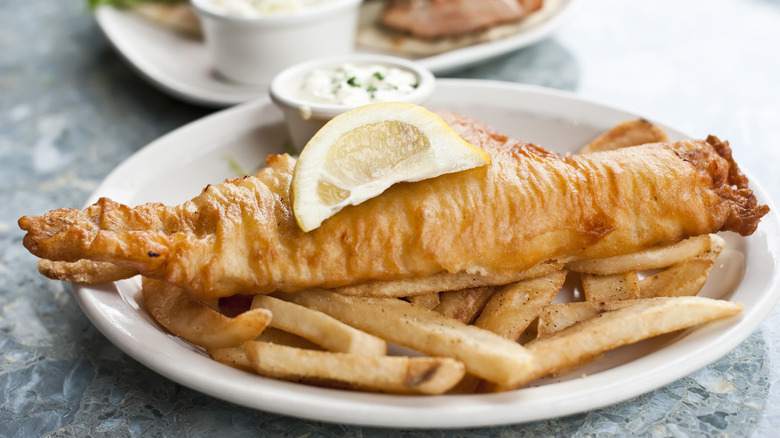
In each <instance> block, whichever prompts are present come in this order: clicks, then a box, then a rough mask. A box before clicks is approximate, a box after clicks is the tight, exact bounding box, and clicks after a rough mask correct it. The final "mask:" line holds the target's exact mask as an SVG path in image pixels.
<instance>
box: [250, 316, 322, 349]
mask: <svg viewBox="0 0 780 438" xmlns="http://www.w3.org/2000/svg"><path fill="white" fill-rule="evenodd" d="M271 321H273V319H272V320H271ZM255 340H256V341H263V342H270V343H271V344H279V345H286V346H288V347H295V348H305V349H307V350H322V347H321V346H319V345H317V344H315V343H314V342H312V341H310V340H308V339H305V338H302V337H300V336H298V335H294V334H292V333H288V332H285V331H283V330H279V329H275V328H273V327H268V328H266V329H265V330H263V333H260V336H258V337H257V338H255ZM239 348H241V347H239Z"/></svg>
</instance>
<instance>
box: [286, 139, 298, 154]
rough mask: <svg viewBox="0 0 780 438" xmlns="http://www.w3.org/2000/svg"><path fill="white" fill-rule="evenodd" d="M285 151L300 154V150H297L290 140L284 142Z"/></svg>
mask: <svg viewBox="0 0 780 438" xmlns="http://www.w3.org/2000/svg"><path fill="white" fill-rule="evenodd" d="M284 151H285V152H287V153H288V154H290V155H298V151H297V150H295V148H294V147H293V145H292V142H291V141H290V140H287V141H286V142H284Z"/></svg>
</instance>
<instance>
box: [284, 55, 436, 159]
mask: <svg viewBox="0 0 780 438" xmlns="http://www.w3.org/2000/svg"><path fill="white" fill-rule="evenodd" d="M345 63H349V64H352V65H357V66H369V65H385V66H389V67H397V68H401V69H406V70H409V71H411V72H412V73H414V74H415V76H417V83H418V85H417V88H415V90H414V91H413V92H411V93H409V94H407V95H405V96H402V97H399V99H398V101H402V102H410V103H414V104H417V105H422V104H424V103H425V102H426V101H427V100H428V98H429V97H430V96H431V94H433V90H434V88H435V84H436V79H435V78H434V76H433V74H432V73H431V72H430V70H428V69H427V68H425V67H423V66H421V65H419V64H417V63H415V62H414V61H409V60H406V59H403V58H398V57H394V56H385V55H372V54H351V55H343V56H332V57H327V58H321V59H314V60H310V61H307V62H303V63H300V64H296V65H294V66H292V67H288V68H286V69H284V70H283V71H282V72H280V73H279V74H278V75H276V76H275V77H274V79H273V80H272V81H271V86H270V88H269V92H270V95H271V100H272V101H273V102H274V103H275V104H276V105H277V106H278V107H279V108H280V109H281V110H282V112H283V114H284V120H285V122H286V124H287V129H288V131H289V133H290V139H291V141H292V143H293V146H294V147H295V149H297V150H298V151H300V150H302V149H303V147H304V146H305V145H306V143H308V141H309V139H311V138H312V136H314V134H316V133H317V131H319V130H320V128H322V127H323V126H324V125H325V123H327V122H328V121H329V120H330V119H332V118H334V117H336V116H337V115H339V114H341V113H343V112H346V111H349V110H351V109H353V108H355V107H356V106H355V105H334V104H325V103H319V102H312V101H308V100H305V99H303V98H301V97H298V96H299V95H300V92H301V87H302V86H303V82H304V80H305V78H306V76H307V75H308V74H309V73H310V72H312V71H314V70H317V69H325V70H327V69H336V68H337V67H338V66H340V65H343V64H345Z"/></svg>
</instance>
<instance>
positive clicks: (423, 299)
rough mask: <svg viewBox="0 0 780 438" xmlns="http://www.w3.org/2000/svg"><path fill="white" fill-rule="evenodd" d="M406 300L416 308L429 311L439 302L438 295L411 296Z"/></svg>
mask: <svg viewBox="0 0 780 438" xmlns="http://www.w3.org/2000/svg"><path fill="white" fill-rule="evenodd" d="M406 299H407V300H408V301H409V302H410V303H412V304H414V305H415V306H417V307H422V308H423V309H427V310H431V309H433V308H434V307H436V306H438V305H439V303H440V302H441V299H440V297H439V294H438V293H432V294H425V295H412V296H410V297H406Z"/></svg>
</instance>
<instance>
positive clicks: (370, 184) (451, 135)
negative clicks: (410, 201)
mask: <svg viewBox="0 0 780 438" xmlns="http://www.w3.org/2000/svg"><path fill="white" fill-rule="evenodd" d="M488 163H490V157H488V156H487V154H485V153H484V152H482V151H481V150H480V149H478V148H476V147H474V146H472V145H470V144H468V143H467V142H466V141H464V140H463V139H462V138H460V136H458V134H457V133H456V132H455V131H453V130H452V128H450V127H449V126H448V125H447V124H446V123H445V122H444V121H443V120H442V119H440V118H439V117H438V116H436V115H435V114H433V113H432V112H430V111H428V110H426V109H425V108H423V107H421V106H418V105H414V104H411V103H405V102H381V103H374V104H370V105H365V106H362V107H359V108H356V109H353V110H351V111H347V112H345V113H343V114H341V115H339V116H336V117H335V118H333V119H332V120H331V121H329V122H328V123H327V124H325V126H324V127H323V128H322V129H320V131H319V132H317V134H315V135H314V137H312V139H311V140H309V142H308V143H307V144H306V147H304V148H303V151H301V155H300V157H299V158H298V162H297V163H296V165H295V171H294V174H293V180H292V197H293V213H294V214H295V218H296V220H297V222H298V225H299V226H300V227H301V229H303V230H304V231H310V230H313V229H315V228H317V227H319V226H320V224H322V221H324V220H325V219H327V218H329V217H331V216H333V215H334V214H336V213H337V212H338V211H339V210H341V209H342V208H344V207H346V206H347V205H357V204H360V203H361V202H363V201H366V200H368V199H371V198H373V197H375V196H377V195H379V194H381V193H382V192H384V191H385V190H386V189H387V188H388V187H390V186H391V185H393V184H395V183H397V182H401V181H410V182H411V181H420V180H423V179H427V178H433V177H436V176H439V175H443V174H445V173H452V172H458V171H461V170H466V169H471V168H474V167H479V166H484V165H486V164H488Z"/></svg>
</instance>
